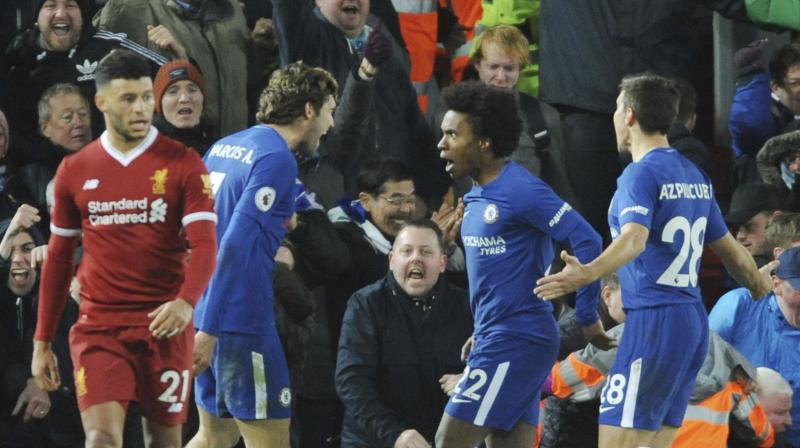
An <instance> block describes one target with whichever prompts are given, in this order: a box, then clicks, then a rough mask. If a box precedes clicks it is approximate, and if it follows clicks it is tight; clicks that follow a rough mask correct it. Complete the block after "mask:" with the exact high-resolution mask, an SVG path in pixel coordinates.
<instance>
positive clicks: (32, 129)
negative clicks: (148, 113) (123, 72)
mask: <svg viewBox="0 0 800 448" xmlns="http://www.w3.org/2000/svg"><path fill="white" fill-rule="evenodd" d="M40 3H44V2H43V1H42V2H40ZM78 4H79V6H80V8H81V12H82V14H83V30H82V32H81V36H80V38H79V39H78V43H77V44H76V45H75V46H74V47H72V48H71V49H70V50H68V51H47V50H44V49H42V47H41V46H40V45H39V36H40V32H39V30H38V28H35V27H34V28H31V29H28V30H26V31H24V32H22V33H21V34H19V35H18V36H17V37H16V38H14V40H13V41H12V42H11V44H10V45H9V48H8V50H7V52H6V61H7V63H8V66H9V72H8V86H7V89H6V95H5V98H3V99H2V102H0V103H1V104H2V109H3V110H4V111H5V112H6V116H7V117H8V121H9V127H10V128H11V132H12V133H13V135H14V139H13V140H12V141H11V147H10V148H9V151H8V162H9V164H10V165H12V166H21V165H24V164H26V163H29V162H34V161H41V159H42V158H46V156H45V155H42V154H38V152H39V151H38V148H40V147H42V145H43V142H42V140H41V139H42V138H43V137H41V135H40V134H39V126H38V112H37V104H38V101H39V97H40V96H41V95H42V93H44V91H45V90H47V88H48V87H50V86H52V85H54V84H57V83H71V84H75V85H76V86H78V87H79V88H80V90H81V93H82V94H83V96H84V97H85V98H86V99H87V100H88V101H89V104H90V108H91V110H92V131H93V135H94V137H98V136H99V135H100V133H101V132H102V130H103V129H104V128H105V122H104V120H103V116H102V114H101V113H100V111H99V110H97V108H96V107H95V106H94V95H95V92H96V89H95V85H94V78H95V76H94V72H95V70H96V69H97V64H98V62H99V61H100V59H102V58H103V57H104V56H105V55H107V54H108V53H109V52H111V50H113V49H115V48H120V47H122V48H127V49H130V50H132V51H134V52H136V53H139V54H140V55H142V56H143V57H146V58H148V59H149V60H150V61H151V62H152V65H153V74H155V72H156V71H157V70H158V68H159V67H160V66H161V64H163V63H165V62H166V59H165V58H164V57H162V56H160V55H158V54H156V53H154V52H152V51H150V50H148V49H146V48H144V47H142V46H140V45H138V44H136V43H134V42H132V41H130V40H128V39H127V38H125V37H124V36H123V35H119V34H114V33H111V32H108V31H101V30H97V29H96V28H94V27H93V26H92V24H91V11H92V8H91V2H89V0H79V1H78ZM40 7H41V5H40Z"/></svg>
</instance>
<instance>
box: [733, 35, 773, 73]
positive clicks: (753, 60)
mask: <svg viewBox="0 0 800 448" xmlns="http://www.w3.org/2000/svg"><path fill="white" fill-rule="evenodd" d="M767 42H768V39H758V40H754V41H753V42H750V44H749V45H747V46H746V47H744V48H740V49H739V50H737V51H736V53H734V55H733V62H734V63H735V64H736V68H745V67H750V66H752V67H763V65H764V60H763V58H762V56H763V54H764V46H765V45H767Z"/></svg>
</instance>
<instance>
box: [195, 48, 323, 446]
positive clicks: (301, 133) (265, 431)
mask: <svg viewBox="0 0 800 448" xmlns="http://www.w3.org/2000/svg"><path fill="white" fill-rule="evenodd" d="M337 88H338V87H337V84H336V81H335V80H334V79H333V77H332V76H331V75H330V74H329V73H328V72H326V71H324V70H322V69H318V68H311V67H308V66H305V65H303V64H302V63H294V64H290V65H288V66H286V67H284V68H282V69H280V70H278V71H277V72H275V73H274V74H273V76H272V78H271V79H270V82H269V84H268V85H267V87H266V89H264V92H263V93H262V94H261V98H260V99H259V110H258V114H257V115H256V119H257V121H258V122H260V123H261V124H259V125H256V126H253V127H251V128H249V129H246V130H244V131H241V132H238V133H235V134H232V135H230V136H228V137H225V138H223V139H221V140H220V141H219V142H217V143H216V144H214V145H213V146H212V147H211V149H209V151H208V153H207V154H206V157H205V162H206V166H207V167H208V171H209V176H210V185H209V188H211V189H212V190H213V192H214V195H215V209H216V212H217V216H218V219H219V222H218V224H219V225H218V226H217V237H218V239H219V241H220V243H219V254H218V256H217V269H216V271H215V272H214V275H213V277H212V278H211V282H210V283H209V286H208V289H207V290H206V292H205V294H204V295H203V297H202V299H201V300H200V303H199V304H198V306H197V310H196V312H195V325H196V327H197V336H196V339H195V345H196V347H195V371H196V374H197V378H196V379H195V399H196V401H197V405H198V411H199V414H200V430H199V431H198V433H197V435H196V436H195V437H194V438H193V439H192V440H191V441H190V442H189V444H188V445H187V447H191V448H197V447H215V448H216V447H232V446H233V445H235V444H236V442H237V441H238V440H239V435H240V434H241V436H243V437H244V441H245V444H246V445H247V446H248V447H288V446H289V434H288V432H289V415H290V404H291V392H290V390H289V374H288V370H287V366H286V359H285V356H284V353H283V350H282V348H281V343H280V340H279V338H278V332H277V329H276V327H275V316H274V313H273V309H272V300H273V292H272V273H273V271H274V268H275V261H274V257H275V254H276V252H277V250H278V248H279V246H280V244H281V241H282V240H283V237H284V235H285V234H286V232H287V227H288V226H289V222H290V220H291V218H292V216H293V214H294V207H295V189H294V186H295V176H296V175H297V163H296V162H295V155H294V153H298V154H299V155H301V156H304V157H309V156H313V155H314V153H315V152H316V149H317V146H318V145H319V140H320V137H322V135H323V134H325V133H326V132H327V131H328V129H329V128H330V127H331V126H332V125H333V110H334V108H335V106H336V101H335V98H336V92H337ZM230 417H232V419H231V418H230Z"/></svg>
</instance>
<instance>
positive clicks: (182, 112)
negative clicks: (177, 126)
mask: <svg viewBox="0 0 800 448" xmlns="http://www.w3.org/2000/svg"><path fill="white" fill-rule="evenodd" d="M193 113H194V109H192V108H191V107H181V108H180V109H178V116H179V117H187V116H191V115H192V114H193Z"/></svg>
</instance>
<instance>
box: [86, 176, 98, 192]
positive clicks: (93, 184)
mask: <svg viewBox="0 0 800 448" xmlns="http://www.w3.org/2000/svg"><path fill="white" fill-rule="evenodd" d="M98 186H100V181H99V180H97V179H86V182H84V183H83V189H84V190H94V189H96V188H97V187H98Z"/></svg>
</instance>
